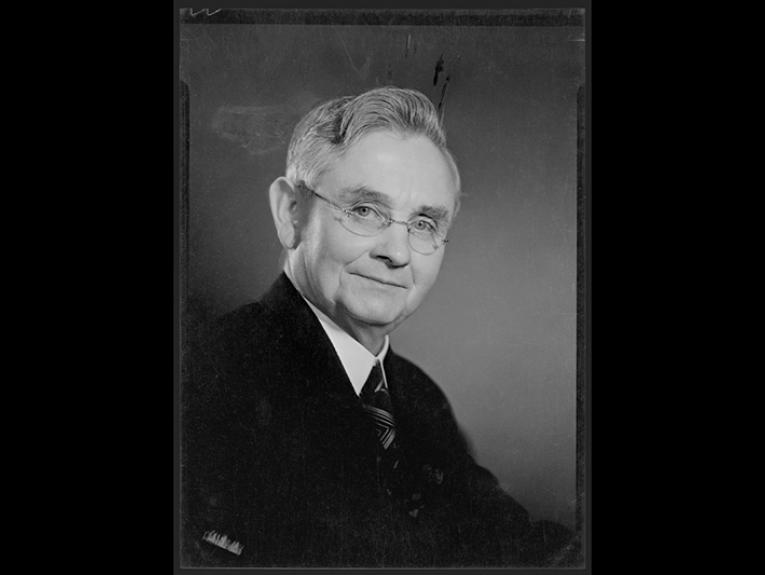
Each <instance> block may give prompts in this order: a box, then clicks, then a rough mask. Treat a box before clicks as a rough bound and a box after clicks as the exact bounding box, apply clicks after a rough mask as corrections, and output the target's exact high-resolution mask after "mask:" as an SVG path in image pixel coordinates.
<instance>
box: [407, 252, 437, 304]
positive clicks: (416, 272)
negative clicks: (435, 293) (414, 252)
mask: <svg viewBox="0 0 765 575" xmlns="http://www.w3.org/2000/svg"><path fill="white" fill-rule="evenodd" d="M424 258H427V259H424ZM442 261H443V253H440V254H433V255H432V256H422V258H418V259H417V260H413V261H412V264H413V265H412V276H413V280H414V287H415V289H414V290H413V294H412V296H413V297H414V298H415V299H417V301H420V300H421V299H422V298H424V297H425V295H426V294H427V293H428V291H430V288H431V287H433V284H434V283H436V278H438V272H439V270H440V269H441V262H442Z"/></svg>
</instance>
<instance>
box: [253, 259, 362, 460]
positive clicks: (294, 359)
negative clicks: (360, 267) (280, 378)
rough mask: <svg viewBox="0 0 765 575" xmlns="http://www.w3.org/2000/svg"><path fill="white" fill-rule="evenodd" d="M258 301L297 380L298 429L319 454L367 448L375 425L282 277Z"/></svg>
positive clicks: (323, 335) (325, 339)
mask: <svg viewBox="0 0 765 575" xmlns="http://www.w3.org/2000/svg"><path fill="white" fill-rule="evenodd" d="M263 303H264V305H265V306H266V309H267V310H269V314H270V315H271V318H272V321H274V322H278V323H279V325H280V330H279V334H280V335H279V339H281V340H282V341H280V342H279V343H280V345H281V346H283V347H282V349H283V350H284V349H286V350H287V351H286V352H285V351H282V353H284V354H285V360H286V361H287V362H289V364H290V365H289V367H290V372H291V373H292V375H293V377H291V378H290V379H292V380H297V382H298V383H297V385H296V387H295V389H294V390H293V394H294V397H293V398H292V401H294V402H295V403H298V404H300V405H301V409H299V410H298V412H299V413H300V414H301V416H300V417H301V418H302V423H301V425H304V426H306V432H307V433H308V434H309V437H311V438H312V443H314V444H315V447H317V448H319V449H320V451H321V450H323V448H326V449H330V450H333V449H340V447H342V448H343V449H345V450H353V449H354V447H356V446H359V447H360V448H362V449H367V448H368V442H369V437H372V438H373V439H374V438H375V437H376V436H375V434H374V427H373V425H372V424H371V423H370V422H369V420H368V418H367V416H366V414H365V413H364V411H363V409H362V408H361V403H360V401H359V398H358V396H357V395H356V392H355V391H354V389H353V386H352V385H351V382H350V380H349V379H348V375H347V374H346V372H345V369H344V368H343V365H342V363H341V362H340V358H339V357H338V356H337V353H336V351H335V348H334V346H333V345H332V342H331V341H330V339H329V337H328V336H327V334H326V332H325V331H324V329H323V328H322V327H321V324H320V323H319V320H318V319H317V318H316V315H315V314H314V313H313V311H311V309H310V308H309V307H308V305H307V304H306V303H305V301H304V300H303V298H302V296H301V295H300V294H299V293H298V291H297V290H296V289H295V287H294V286H293V285H292V282H290V280H289V279H288V278H287V277H286V275H284V274H283V273H282V274H281V275H280V276H279V278H278V279H277V281H276V282H275V284H274V286H273V287H272V289H271V290H270V291H269V293H268V294H266V296H265V297H264V298H263ZM285 344H286V345H285ZM322 446H323V448H322Z"/></svg>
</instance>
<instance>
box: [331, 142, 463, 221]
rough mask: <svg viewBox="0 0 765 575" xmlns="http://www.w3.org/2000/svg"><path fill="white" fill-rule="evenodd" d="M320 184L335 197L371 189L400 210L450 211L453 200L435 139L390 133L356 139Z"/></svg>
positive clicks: (450, 178) (448, 172)
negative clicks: (432, 140) (444, 209)
mask: <svg viewBox="0 0 765 575" xmlns="http://www.w3.org/2000/svg"><path fill="white" fill-rule="evenodd" d="M319 185H320V186H321V187H322V189H323V190H324V191H325V193H328V194H330V195H332V196H333V197H334V198H336V199H338V200H339V199H352V198H349V197H348V196H349V195H350V196H352V195H353V194H354V192H355V191H356V190H359V192H361V191H363V190H373V191H375V192H377V193H378V194H380V195H382V196H383V197H384V199H386V203H388V204H390V206H391V207H392V208H393V209H396V210H401V211H407V210H414V209H416V208H417V207H419V206H432V207H437V206H441V207H445V208H446V209H447V210H448V212H449V213H450V214H451V213H453V211H454V205H455V201H456V199H457V188H456V183H455V180H454V174H453V172H452V168H451V166H450V164H449V163H448V162H447V160H446V158H445V156H444V154H443V153H442V152H441V150H439V149H438V147H436V145H435V144H433V142H431V141H430V140H429V139H428V138H427V137H425V136H421V135H404V136H402V135H399V134H396V133H393V132H388V131H378V132H372V133H370V134H366V135H365V136H363V137H362V138H360V139H359V140H358V141H357V142H355V143H354V144H353V145H352V146H351V147H350V148H348V150H346V152H345V153H344V154H343V155H342V156H341V157H339V158H338V159H337V160H336V161H334V162H333V163H332V164H330V166H329V168H328V169H327V170H326V171H325V172H324V174H322V177H321V178H320V180H319Z"/></svg>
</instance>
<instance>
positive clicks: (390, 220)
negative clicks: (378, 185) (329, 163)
mask: <svg viewBox="0 0 765 575" xmlns="http://www.w3.org/2000/svg"><path fill="white" fill-rule="evenodd" d="M296 185H297V187H299V188H301V189H303V190H306V191H308V192H311V193H312V194H313V195H314V196H316V197H317V198H319V199H320V200H324V201H325V202H326V203H327V204H329V205H330V206H331V207H333V208H335V209H336V210H339V211H341V212H343V214H345V216H346V217H347V218H352V217H354V216H355V214H354V213H353V212H351V210H350V208H344V207H343V206H339V205H337V204H336V203H334V202H333V201H332V200H330V199H329V198H325V197H324V196H322V195H321V194H319V193H318V192H317V191H316V190H313V189H311V188H309V187H308V186H307V185H306V184H305V182H298V183H297V184H296ZM378 211H379V210H378ZM380 215H381V216H383V217H384V218H385V225H384V226H383V227H381V228H380V229H379V230H378V231H377V233H374V234H372V235H369V236H365V235H363V234H359V233H358V232H354V231H352V230H349V229H348V228H346V227H345V226H343V228H344V229H346V230H347V231H349V232H351V233H352V234H354V235H357V236H359V237H362V238H373V237H375V236H378V235H380V234H381V233H382V232H383V231H385V230H387V229H388V228H389V227H390V226H391V224H401V225H402V226H405V227H406V234H407V242H408V243H409V247H410V248H412V249H413V250H414V251H416V252H417V253H418V254H421V255H424V256H431V255H433V254H434V253H436V252H437V251H438V250H439V249H440V248H442V247H443V246H445V245H446V244H447V243H448V242H449V240H448V239H447V238H446V237H440V236H438V234H437V233H435V234H433V235H435V236H436V239H435V240H434V241H435V242H436V245H434V246H433V251H432V252H429V253H423V252H421V251H419V250H417V249H415V248H414V246H412V240H411V237H412V233H411V232H410V231H409V230H410V229H411V226H412V222H407V221H402V220H396V219H394V218H391V217H390V216H388V215H386V214H382V213H381V214H380ZM439 242H440V243H439Z"/></svg>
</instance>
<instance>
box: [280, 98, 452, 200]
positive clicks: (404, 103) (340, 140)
mask: <svg viewBox="0 0 765 575" xmlns="http://www.w3.org/2000/svg"><path fill="white" fill-rule="evenodd" d="M374 130H390V131H393V132H395V133H397V134H400V135H402V136H403V135H423V136H425V137H427V138H428V139H429V140H430V141H431V142H433V144H434V145H435V146H436V147H437V148H438V149H439V150H441V152H442V153H443V155H444V157H445V158H446V160H447V163H448V164H449V166H450V167H451V169H452V172H453V174H454V183H455V185H456V187H457V193H458V199H457V205H459V190H460V174H459V170H458V169H457V163H456V162H455V161H454V157H453V156H452V154H451V152H449V150H448V149H447V147H446V134H445V133H444V128H443V125H442V123H441V120H440V118H439V116H438V112H437V111H436V108H435V106H433V102H431V101H430V100H429V99H428V97H427V96H425V95H424V94H422V93H421V92H418V91H416V90H409V89H404V88H396V87H394V86H385V87H382V88H375V89H373V90H369V91H368V92H364V93H363V94H360V95H358V96H345V97H342V98H336V99H334V100H330V101H328V102H325V103H323V104H320V105H318V106H316V107H315V108H313V109H312V110H311V111H310V112H308V113H307V114H306V115H305V116H304V117H303V118H302V119H301V120H300V122H298V124H297V126H296V127H295V131H294V132H293V134H292V139H291V140H290V145H289V150H288V152H287V173H286V175H287V178H289V179H290V180H291V181H293V182H295V183H299V182H305V184H306V185H307V186H309V187H313V186H314V185H316V180H317V179H318V178H319V176H320V175H321V174H322V172H324V170H326V169H327V167H328V166H329V164H330V163H331V162H332V161H333V160H335V159H337V158H339V157H340V156H342V155H343V153H345V151H346V150H348V148H350V147H351V145H353V143H354V142H356V141H357V140H358V139H359V138H361V137H362V136H364V135H365V134H367V133H369V132H372V131H374Z"/></svg>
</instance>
